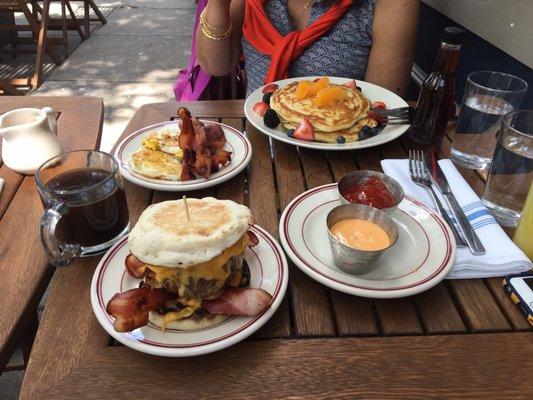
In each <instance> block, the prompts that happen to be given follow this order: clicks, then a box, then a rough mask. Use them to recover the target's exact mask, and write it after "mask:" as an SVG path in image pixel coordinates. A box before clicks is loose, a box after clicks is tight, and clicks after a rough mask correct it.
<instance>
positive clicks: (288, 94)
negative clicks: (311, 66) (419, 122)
mask: <svg viewBox="0 0 533 400" xmlns="http://www.w3.org/2000/svg"><path fill="white" fill-rule="evenodd" d="M298 84H299V82H293V83H290V84H289V85H287V86H285V87H283V88H280V89H278V90H276V91H275V92H274V93H273V94H272V97H271V98H270V107H271V108H272V109H273V110H275V111H276V112H277V114H278V116H279V118H280V121H281V123H282V125H283V126H284V127H285V128H287V129H295V128H296V127H297V126H298V125H299V124H300V122H301V121H302V120H303V118H307V119H308V120H309V122H310V123H311V125H312V126H313V129H314V135H315V137H314V139H315V140H316V141H318V142H327V143H336V142H337V137H338V136H339V135H341V136H344V138H345V139H346V142H355V141H357V140H358V139H359V132H360V131H361V128H362V127H363V126H364V125H369V126H370V127H374V126H376V125H377V123H376V122H375V121H374V120H372V119H371V118H369V117H368V111H369V109H370V106H371V101H370V100H369V99H368V98H366V97H365V96H364V95H363V94H362V93H361V92H360V91H359V90H357V89H353V88H349V87H346V86H343V85H335V84H331V83H330V84H329V85H328V87H330V88H332V87H338V88H341V89H342V90H343V91H344V94H345V96H344V98H343V99H342V100H339V101H334V102H331V103H329V104H326V105H323V106H317V105H316V104H315V99H314V96H309V97H306V98H304V99H301V100H298V98H297V95H296V92H297V88H298Z"/></svg>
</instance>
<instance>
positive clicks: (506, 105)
mask: <svg viewBox="0 0 533 400" xmlns="http://www.w3.org/2000/svg"><path fill="white" fill-rule="evenodd" d="M526 91H527V83H526V82H525V81H524V80H522V79H520V78H518V77H516V76H513V75H509V74H504V73H501V72H492V71H478V72H472V73H471V74H470V75H468V78H467V83H466V87H465V92H464V95H463V104H462V105H461V111H460V113H459V119H458V121H457V128H456V131H455V136H454V138H453V143H452V149H451V158H452V160H453V161H454V162H455V163H457V164H459V165H461V166H463V167H466V168H470V169H481V170H484V169H487V168H488V167H489V165H490V161H491V157H492V153H493V152H494V148H495V147H496V142H497V133H498V130H499V128H500V123H501V121H502V118H503V116H504V115H505V114H507V113H510V112H511V111H513V110H516V109H517V108H518V106H519V105H520V103H521V102H522V99H523V98H524V95H525V94H526Z"/></svg>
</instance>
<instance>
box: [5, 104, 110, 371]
mask: <svg viewBox="0 0 533 400" xmlns="http://www.w3.org/2000/svg"><path fill="white" fill-rule="evenodd" d="M21 107H36V108H42V107H52V108H53V109H54V110H55V111H56V113H57V114H58V120H57V125H58V137H59V140H60V142H61V144H62V146H63V149H64V150H65V151H69V150H75V149H80V148H84V149H87V148H88V149H93V148H98V147H99V146H100V135H101V132H102V123H103V118H104V104H103V102H102V100H101V99H97V98H90V97H69V98H66V97H2V100H1V101H0V114H3V113H5V112H7V111H10V110H13V109H16V108H21ZM0 177H1V178H3V179H4V180H5V184H4V189H3V190H2V193H1V194H0V273H1V274H2V278H1V279H0V315H1V316H2V317H1V318H2V323H1V324H0V371H2V370H3V368H4V366H5V364H6V363H7V361H8V359H9V357H10V355H11V353H12V352H13V350H14V348H15V346H16V345H17V342H18V340H19V339H20V337H21V335H22V332H23V331H24V329H25V328H26V326H27V324H28V322H29V319H30V318H31V316H32V315H33V313H32V311H35V309H36V306H37V303H38V302H39V300H40V299H41V297H42V295H43V293H44V290H45V289H46V286H47V285H48V282H49V281H50V279H51V277H52V272H53V270H52V269H51V268H50V267H49V265H48V262H47V259H46V256H45V254H44V251H43V250H42V247H41V243H40V239H39V219H40V216H41V213H42V205H41V201H40V200H39V196H38V194H37V188H36V186H35V182H34V178H33V176H27V177H24V176H23V175H19V174H17V173H15V172H13V171H12V170H10V169H9V168H7V166H5V165H4V164H3V163H2V161H1V158H0Z"/></svg>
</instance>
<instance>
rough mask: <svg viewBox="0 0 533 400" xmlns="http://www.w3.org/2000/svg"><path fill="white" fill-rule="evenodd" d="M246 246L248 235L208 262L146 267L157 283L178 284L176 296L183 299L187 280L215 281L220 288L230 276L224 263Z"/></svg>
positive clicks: (241, 251)
mask: <svg viewBox="0 0 533 400" xmlns="http://www.w3.org/2000/svg"><path fill="white" fill-rule="evenodd" d="M247 244H248V235H246V234H245V235H243V236H242V237H241V238H240V239H239V240H238V241H237V242H236V243H235V244H234V245H232V246H231V247H229V248H227V249H226V250H225V251H224V252H223V253H222V254H220V255H219V256H217V257H215V258H213V259H212V260H210V261H207V262H204V263H201V264H196V265H193V266H192V267H188V268H168V267H155V266H153V265H146V266H147V268H149V269H150V270H151V271H153V272H154V273H155V279H156V281H157V282H158V283H162V282H163V281H164V280H165V279H171V280H173V281H175V282H179V289H178V295H179V296H180V297H184V293H185V290H186V286H185V285H186V284H187V282H189V279H192V280H193V281H194V282H197V281H198V280H199V279H201V278H203V279H205V280H208V281H211V280H212V281H216V283H217V285H219V286H220V288H222V286H223V285H224V284H225V283H226V280H227V279H228V277H229V274H230V271H229V269H228V268H227V266H226V263H227V262H228V260H229V259H230V258H231V257H234V256H238V255H240V254H242V253H243V251H244V248H245V246H246V245H247ZM237 275H240V274H237ZM233 281H234V279H232V282H231V283H234V282H233ZM239 282H240V279H239ZM232 286H235V285H232Z"/></svg>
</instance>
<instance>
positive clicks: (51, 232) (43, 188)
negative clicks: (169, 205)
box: [35, 150, 130, 266]
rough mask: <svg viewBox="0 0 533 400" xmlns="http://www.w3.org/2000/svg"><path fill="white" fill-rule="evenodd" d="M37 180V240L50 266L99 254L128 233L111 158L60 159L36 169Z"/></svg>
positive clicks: (97, 154) (85, 153)
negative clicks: (39, 211)
mask: <svg viewBox="0 0 533 400" xmlns="http://www.w3.org/2000/svg"><path fill="white" fill-rule="evenodd" d="M35 181H36V184H37V188H38V190H39V195H40V196H41V201H42V203H43V206H44V209H45V211H44V213H43V216H42V218H41V240H42V243H43V246H44V248H45V249H46V251H47V253H48V254H49V256H50V257H51V259H52V263H53V264H54V265H56V266H65V265H68V264H70V263H71V262H72V261H74V259H76V258H77V257H84V256H91V255H96V254H100V253H102V252H103V251H105V250H106V249H108V248H109V247H111V246H112V245H113V244H114V243H116V242H117V241H118V240H119V239H120V238H121V237H123V236H124V235H125V234H126V233H127V232H128V231H129V228H130V226H129V216H128V204H127V202H126V195H125V194H124V190H123V184H122V178H121V176H120V173H119V170H118V164H117V162H116V161H115V159H114V158H113V157H112V156H111V155H110V154H107V153H104V152H102V151H97V150H78V151H72V152H68V153H63V154H60V155H59V156H56V157H54V158H51V159H50V160H48V161H46V162H45V163H44V164H43V165H41V166H40V167H39V169H38V170H37V173H36V174H35Z"/></svg>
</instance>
